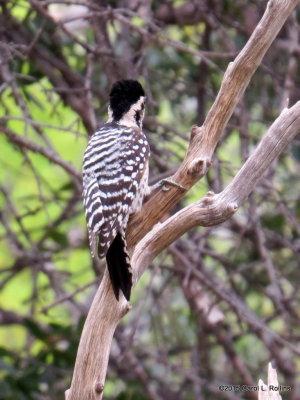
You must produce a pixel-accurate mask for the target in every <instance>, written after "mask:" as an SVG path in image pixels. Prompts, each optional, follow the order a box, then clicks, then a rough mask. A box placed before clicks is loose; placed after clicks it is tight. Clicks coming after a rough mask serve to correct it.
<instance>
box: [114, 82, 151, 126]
mask: <svg viewBox="0 0 300 400" xmlns="http://www.w3.org/2000/svg"><path fill="white" fill-rule="evenodd" d="M109 97H110V102H109V108H108V113H109V122H112V121H113V122H117V123H118V124H120V125H125V126H138V127H141V126H142V122H143V118H144V112H145V103H146V96H145V92H144V89H143V87H142V85H141V84H140V83H139V82H138V81H134V80H132V79H123V80H121V81H117V82H115V83H114V84H113V86H112V88H111V91H110V94H109Z"/></svg>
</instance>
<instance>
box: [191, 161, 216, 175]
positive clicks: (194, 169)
mask: <svg viewBox="0 0 300 400" xmlns="http://www.w3.org/2000/svg"><path fill="white" fill-rule="evenodd" d="M211 164H212V161H211V160H210V159H205V158H195V159H194V160H192V161H191V163H190V166H189V168H188V170H187V173H188V174H189V175H192V176H197V177H200V178H201V177H202V176H203V175H205V173H206V171H207V170H208V168H209V167H210V166H211Z"/></svg>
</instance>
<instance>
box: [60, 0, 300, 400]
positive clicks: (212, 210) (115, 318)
mask: <svg viewBox="0 0 300 400" xmlns="http://www.w3.org/2000/svg"><path fill="white" fill-rule="evenodd" d="M298 2H299V0H290V1H286V0H270V1H269V3H268V6H267V9H266V11H265V14H264V15H263V17H262V19H261V21H260V22H259V24H258V26H257V27H256V29H255V31H254V32H253V34H252V36H251V37H250V39H249V41H248V42H247V44H246V45H245V47H244V48H243V50H242V51H241V53H240V54H239V55H238V57H237V58H236V59H235V61H234V62H233V63H230V64H229V66H228V68H227V71H226V73H225V75H224V79H223V82H222V85H221V88H220V91H219V94H218V96H217V98H216V100H215V102H214V104H213V106H212V108H211V109H210V111H209V113H208V115H207V118H206V120H205V122H204V124H203V126H202V127H197V126H194V127H193V128H192V135H191V141H190V146H189V149H188V151H187V153H186V156H185V158H184V160H183V163H182V165H181V166H180V167H179V169H178V171H177V172H176V173H175V175H174V176H173V179H174V180H176V181H177V182H179V183H181V184H182V185H183V186H185V187H186V188H187V189H189V188H190V187H191V186H192V185H193V184H195V182H197V181H198V180H199V179H200V178H201V177H202V176H203V175H204V174H205V173H206V171H207V169H208V167H209V166H210V165H211V158H212V155H213V152H214V149H215V147H216V145H217V143H218V141H219V139H220V136H221V134H222V132H223V130H224V128H225V126H226V124H227V122H228V120H229V118H230V117H231V115H232V113H233V110H234V108H235V106H236V105H237V103H238V101H239V100H240V98H241V96H242V95H243V93H244V91H245V89H246V87H247V85H248V83H249V81H250V79H251V77H252V75H253V74H254V72H255V71H256V69H257V68H258V66H259V65H260V63H261V61H262V58H263V56H264V55H265V53H266V51H267V50H268V48H269V47H270V45H271V43H272V42H273V40H274V38H275V37H276V35H277V33H278V32H279V30H280V29H281V27H282V25H283V24H284V22H285V20H286V19H287V17H288V15H289V14H290V13H291V11H292V10H293V9H294V7H295V6H296V5H297V3H298ZM299 130H300V103H297V104H296V105H295V106H294V107H292V108H291V109H289V110H288V109H285V110H284V111H283V112H282V113H281V114H280V116H279V117H278V119H277V120H276V121H275V122H274V124H273V125H272V127H271V128H270V129H269V131H268V133H267V134H266V136H265V137H264V138H263V140H262V142H261V143H260V145H259V146H258V148H257V149H256V151H255V153H254V154H253V155H252V156H251V157H250V158H249V160H248V161H247V162H246V163H245V165H244V166H243V167H242V168H241V170H240V171H239V173H238V174H237V175H236V177H235V178H234V179H233V181H232V182H231V183H230V184H229V185H228V186H227V188H225V189H224V191H223V192H221V193H220V194H217V195H214V194H211V193H209V194H208V195H207V196H206V197H205V198H204V199H202V200H199V201H198V202H196V203H194V204H192V205H190V206H188V207H186V208H184V209H183V210H181V211H179V212H178V213H177V214H175V215H174V216H172V217H170V218H169V219H168V220H167V221H166V222H165V223H163V224H157V225H156V226H155V227H154V228H153V230H152V231H151V232H150V233H149V234H148V235H146V234H147V233H148V232H149V231H150V229H151V228H152V227H153V225H154V224H156V223H157V222H159V220H160V219H161V218H162V216H163V215H164V214H165V213H166V212H167V211H168V210H169V209H170V208H171V207H172V206H174V205H175V204H176V203H177V202H178V200H180V198H182V196H183V194H184V193H182V191H180V190H179V189H176V188H172V189H170V190H169V191H167V192H163V191H160V192H158V193H157V194H156V195H155V196H153V198H151V199H150V201H149V202H147V203H146V204H145V206H144V207H143V209H142V211H141V212H140V213H138V214H137V215H135V216H134V217H133V218H132V220H131V222H130V225H129V227H128V231H127V237H128V241H129V244H130V247H131V249H132V267H133V271H134V278H135V280H136V281H137V280H138V278H139V277H140V275H141V274H142V272H143V271H144V270H145V269H146V268H147V266H148V265H149V262H150V261H151V260H152V259H153V257H155V255H157V254H158V253H159V252H160V251H161V250H162V249H163V248H165V247H166V246H167V245H168V244H170V243H172V241H174V240H176V239H177V238H178V237H179V236H181V235H182V234H183V233H185V232H186V231H187V230H189V229H190V228H192V227H193V226H196V225H204V226H208V225H217V224H220V223H221V222H223V221H225V220H226V219H228V218H229V217H230V216H231V215H232V214H233V213H234V212H235V211H236V210H237V209H238V207H239V205H240V204H241V203H242V202H243V201H244V200H245V199H246V198H247V196H248V195H249V193H250V192H251V191H252V190H253V188H254V187H255V185H256V184H257V182H258V180H259V179H260V177H261V176H262V175H263V173H264V172H265V171H266V169H267V168H268V166H269V165H270V163H271V162H272V161H273V160H274V159H275V158H276V157H277V156H278V155H279V154H280V152H281V151H282V150H283V149H284V148H285V147H286V145H287V144H288V143H290V141H291V140H292V139H293V137H294V136H295V135H296V134H297V133H298V132H299ZM158 204H159V207H157V205H158ZM145 235H146V236H145ZM136 244H137V246H136V248H135V250H134V251H133V249H134V246H135V245H136ZM130 307H131V306H130V304H129V303H127V302H126V300H125V298H124V297H123V296H121V298H120V300H119V302H117V301H116V299H115V297H114V294H113V291H112V288H111V284H110V281H109V278H108V273H107V271H106V273H105V274H104V277H103V280H102V282H101V284H100V287H99V289H98V291H97V293H96V295H95V298H94V301H93V304H92V306H91V309H90V311H89V314H88V317H87V320H86V323H85V326H84V329H83V333H82V336H81V341H80V344H79V348H78V353H77V359H76V364H75V369H74V375H73V380H72V384H71V388H70V389H69V390H68V391H67V392H66V399H67V400H82V399H89V400H100V399H102V396H103V390H104V382H105V376H106V371H107V365H108V358H109V352H110V347H111V342H112V338H113V335H114V331H115V328H116V326H117V325H118V323H119V321H120V319H121V318H122V317H123V316H124V314H126V312H128V311H129V310H130Z"/></svg>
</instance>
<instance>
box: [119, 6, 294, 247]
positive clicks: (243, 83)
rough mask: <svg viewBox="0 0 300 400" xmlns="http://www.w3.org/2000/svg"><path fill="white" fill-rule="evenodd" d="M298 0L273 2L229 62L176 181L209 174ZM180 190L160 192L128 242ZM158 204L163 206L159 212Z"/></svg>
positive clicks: (164, 209)
mask: <svg viewBox="0 0 300 400" xmlns="http://www.w3.org/2000/svg"><path fill="white" fill-rule="evenodd" d="M298 2H299V0H290V1H286V0H270V1H269V3H268V6H267V9H266V11H265V13H264V15H263V17H262V19H261V20H260V22H259V24H258V25H257V27H256V29H255V30H254V32H253V34H252V35H251V37H250V39H249V40H248V42H247V43H246V45H245V47H244V48H243V49H242V51H241V52H240V54H239V55H238V56H237V58H236V59H235V60H234V62H232V63H230V64H229V66H228V68H227V70H226V72H225V75H224V78H223V82H222V85H221V88H220V91H219V93H218V96H217V98H216V100H215V102H214V104H213V105H212V107H211V109H210V111H209V112H208V114H207V117H206V119H205V121H204V124H203V125H202V126H201V127H197V126H193V127H192V131H191V142H190V146H189V149H188V151H187V153H186V156H185V158H184V160H183V162H182V164H181V166H180V167H179V169H178V171H177V172H176V173H175V174H174V176H173V179H174V180H175V181H176V182H178V183H180V184H181V185H183V186H184V187H186V188H187V190H188V189H190V188H191V187H192V186H193V185H194V184H195V183H196V182H197V181H198V180H199V179H200V178H202V177H203V176H204V175H205V173H206V172H207V169H208V167H209V166H210V165H211V158H212V155H213V153H214V150H215V147H216V145H217V144H218V142H219V140H220V137H221V135H222V132H223V130H224V128H225V127H226V124H227V122H228V120H229V118H230V117H231V116H232V113H233V111H234V109H235V107H236V105H237V103H238V102H239V100H240V99H241V97H242V95H243V93H244V91H245V89H246V87H247V86H248V84H249V81H250V79H251V77H252V76H253V74H254V73H255V71H256V70H257V68H258V66H259V65H260V63H261V61H262V59H263V57H264V55H265V54H266V52H267V50H268V48H269V47H270V45H271V43H272V42H273V40H274V38H275V37H276V35H277V34H278V32H279V31H280V29H281V27H282V25H283V24H284V22H285V20H286V19H287V17H288V16H289V14H290V13H291V11H292V10H293V8H294V7H295V6H296V5H297V3H298ZM183 196H184V193H183V192H182V191H181V190H180V189H176V188H172V189H170V190H169V191H168V192H164V191H159V192H158V193H157V194H155V195H154V196H153V197H152V198H151V199H150V200H149V201H148V202H147V203H146V204H145V206H144V207H143V209H142V210H141V212H140V213H138V214H136V215H135V216H134V217H133V218H132V220H131V221H130V223H129V226H128V229H127V232H128V243H129V245H130V246H134V245H135V244H136V243H137V242H138V241H139V240H140V239H141V238H142V237H143V236H144V235H145V234H146V233H147V232H149V230H150V229H151V228H152V226H153V225H154V224H156V223H157V222H158V221H160V219H161V218H162V217H163V215H165V214H166V212H167V211H169V210H170V209H171V208H172V207H173V206H174V205H175V204H176V203H177V202H178V201H179V200H180V199H181V198H182V197H183ZM157 204H159V205H160V207H159V209H158V208H157Z"/></svg>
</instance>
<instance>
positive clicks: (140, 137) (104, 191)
mask: <svg viewBox="0 0 300 400" xmlns="http://www.w3.org/2000/svg"><path fill="white" fill-rule="evenodd" d="M109 96H110V101H109V107H108V114H109V119H108V121H107V123H106V124H104V125H103V126H102V127H101V128H100V129H99V130H98V131H97V132H95V133H94V135H93V136H92V137H91V139H90V141H89V143H88V145H87V148H86V150H85V153H84V159H83V203H84V208H85V214H86V220H87V226H88V231H89V242H90V248H91V253H92V256H93V257H95V256H96V252H97V254H98V256H99V258H103V257H106V262H107V267H108V271H109V276H110V280H111V283H112V287H113V290H114V294H115V297H116V299H117V300H119V291H120V290H121V291H122V292H123V294H124V296H125V298H126V299H127V300H128V301H129V300H130V293H131V287H132V271H131V266H130V257H129V255H128V253H127V247H126V240H125V232H126V227H127V223H128V219H129V216H130V214H132V213H134V212H136V211H138V210H139V209H140V208H141V206H142V203H143V198H144V196H146V195H147V194H149V192H150V189H149V186H148V160H149V153H150V151H149V144H148V141H147V138H146V136H145V134H144V133H143V131H142V123H143V117H144V112H145V103H146V96H145V92H144V90H143V88H142V86H141V84H140V83H139V82H137V81H135V80H121V81H117V82H115V83H114V84H113V86H112V89H111V92H110V95H109Z"/></svg>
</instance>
